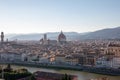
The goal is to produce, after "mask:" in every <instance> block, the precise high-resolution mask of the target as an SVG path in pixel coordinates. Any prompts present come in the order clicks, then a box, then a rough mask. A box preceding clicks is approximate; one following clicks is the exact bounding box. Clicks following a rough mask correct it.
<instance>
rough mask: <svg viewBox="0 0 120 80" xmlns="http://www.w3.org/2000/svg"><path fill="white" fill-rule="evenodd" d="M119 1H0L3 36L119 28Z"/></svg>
mask: <svg viewBox="0 0 120 80" xmlns="http://www.w3.org/2000/svg"><path fill="white" fill-rule="evenodd" d="M119 7H120V1H119V0H101V1H99V0H92V1H90V0H75V1H73V0H44V1H43V0H36V1H33V0H4V1H3V0H0V14H1V15H0V30H1V31H4V32H5V33H7V34H8V33H46V32H60V31H61V30H63V31H64V32H71V31H73V32H79V33H82V32H91V31H96V30H100V29H104V28H114V27H118V26H120V23H119V21H120V16H119V14H120V8H119Z"/></svg>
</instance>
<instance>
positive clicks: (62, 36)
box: [58, 31, 66, 42]
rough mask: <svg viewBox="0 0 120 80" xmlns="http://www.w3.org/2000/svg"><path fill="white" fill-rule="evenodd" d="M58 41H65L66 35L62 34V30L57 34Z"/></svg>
mask: <svg viewBox="0 0 120 80" xmlns="http://www.w3.org/2000/svg"><path fill="white" fill-rule="evenodd" d="M58 41H59V42H61V41H66V36H65V35H64V34H63V32H62V31H61V33H60V34H59V36H58Z"/></svg>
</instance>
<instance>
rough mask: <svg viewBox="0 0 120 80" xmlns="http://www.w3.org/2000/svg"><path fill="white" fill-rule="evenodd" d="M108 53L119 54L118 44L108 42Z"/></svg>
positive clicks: (119, 46)
mask: <svg viewBox="0 0 120 80" xmlns="http://www.w3.org/2000/svg"><path fill="white" fill-rule="evenodd" d="M106 53H107V54H108V55H113V56H120V45H119V44H109V45H108V47H107V52H106Z"/></svg>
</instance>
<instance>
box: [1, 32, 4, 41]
mask: <svg viewBox="0 0 120 80" xmlns="http://www.w3.org/2000/svg"><path fill="white" fill-rule="evenodd" d="M1 42H4V32H1Z"/></svg>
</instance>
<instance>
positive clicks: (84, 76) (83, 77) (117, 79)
mask: <svg viewBox="0 0 120 80" xmlns="http://www.w3.org/2000/svg"><path fill="white" fill-rule="evenodd" d="M11 67H12V68H14V69H17V68H26V69H28V70H29V71H30V72H35V71H46V72H55V73H63V74H65V73H67V74H72V75H77V76H78V80H88V79H95V78H100V77H108V78H109V79H110V80H120V76H107V75H101V74H94V73H88V72H82V71H73V70H61V69H60V70H56V69H45V68H35V67H25V66H15V65H12V66H11Z"/></svg>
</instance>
